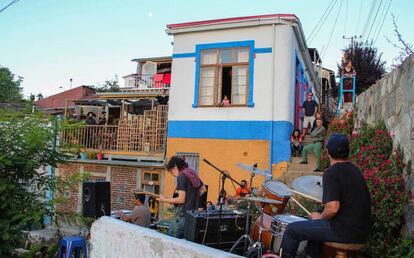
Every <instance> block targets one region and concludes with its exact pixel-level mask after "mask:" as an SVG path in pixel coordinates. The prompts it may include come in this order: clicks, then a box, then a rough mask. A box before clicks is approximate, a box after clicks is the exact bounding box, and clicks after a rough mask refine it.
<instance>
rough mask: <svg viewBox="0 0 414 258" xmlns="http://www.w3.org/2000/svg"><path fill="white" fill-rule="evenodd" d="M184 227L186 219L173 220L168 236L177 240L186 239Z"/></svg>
mask: <svg viewBox="0 0 414 258" xmlns="http://www.w3.org/2000/svg"><path fill="white" fill-rule="evenodd" d="M184 226H185V217H177V218H175V219H173V221H172V223H171V225H170V228H169V229H168V233H167V234H168V235H170V236H173V237H176V238H184Z"/></svg>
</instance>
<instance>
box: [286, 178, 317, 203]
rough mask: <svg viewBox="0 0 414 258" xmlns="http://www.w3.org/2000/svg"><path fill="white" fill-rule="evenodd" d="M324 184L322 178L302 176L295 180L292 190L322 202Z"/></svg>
mask: <svg viewBox="0 0 414 258" xmlns="http://www.w3.org/2000/svg"><path fill="white" fill-rule="evenodd" d="M322 187H323V184H322V177H321V176H301V177H298V178H296V179H295V180H293V182H292V188H293V189H294V190H296V191H298V192H301V193H304V194H306V195H309V196H311V197H314V198H316V199H319V200H322V193H323V189H322Z"/></svg>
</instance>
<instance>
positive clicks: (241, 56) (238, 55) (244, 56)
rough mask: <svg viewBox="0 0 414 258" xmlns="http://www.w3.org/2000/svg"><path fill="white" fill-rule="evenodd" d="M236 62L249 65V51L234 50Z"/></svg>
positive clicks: (246, 49)
mask: <svg viewBox="0 0 414 258" xmlns="http://www.w3.org/2000/svg"><path fill="white" fill-rule="evenodd" d="M234 56H235V59H236V60H235V62H236V63H247V62H249V49H248V48H236V49H235V50H234Z"/></svg>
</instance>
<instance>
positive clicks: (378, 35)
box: [374, 0, 392, 45]
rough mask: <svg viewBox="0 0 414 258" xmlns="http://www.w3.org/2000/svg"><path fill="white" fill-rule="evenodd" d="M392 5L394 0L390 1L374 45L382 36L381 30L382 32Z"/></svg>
mask: <svg viewBox="0 0 414 258" xmlns="http://www.w3.org/2000/svg"><path fill="white" fill-rule="evenodd" d="M391 3H392V0H390V2H389V4H388V7H387V11H385V15H384V17H383V18H382V22H381V26H380V27H379V29H378V33H377V36H376V37H375V40H374V45H375V43H377V40H378V37H379V35H380V34H381V30H382V27H383V26H384V22H385V19H386V18H387V14H388V11H389V10H390V6H391Z"/></svg>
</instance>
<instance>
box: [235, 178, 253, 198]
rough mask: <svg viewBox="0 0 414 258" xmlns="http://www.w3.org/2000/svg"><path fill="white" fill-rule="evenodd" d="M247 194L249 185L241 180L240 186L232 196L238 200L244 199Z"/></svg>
mask: <svg viewBox="0 0 414 258" xmlns="http://www.w3.org/2000/svg"><path fill="white" fill-rule="evenodd" d="M249 192H250V188H249V185H248V184H247V181H246V180H244V179H243V180H242V181H241V182H240V186H239V187H238V188H237V189H236V194H235V195H234V197H235V198H236V199H239V198H240V197H245V196H246V195H247V194H249Z"/></svg>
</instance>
